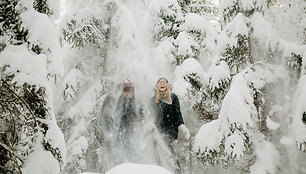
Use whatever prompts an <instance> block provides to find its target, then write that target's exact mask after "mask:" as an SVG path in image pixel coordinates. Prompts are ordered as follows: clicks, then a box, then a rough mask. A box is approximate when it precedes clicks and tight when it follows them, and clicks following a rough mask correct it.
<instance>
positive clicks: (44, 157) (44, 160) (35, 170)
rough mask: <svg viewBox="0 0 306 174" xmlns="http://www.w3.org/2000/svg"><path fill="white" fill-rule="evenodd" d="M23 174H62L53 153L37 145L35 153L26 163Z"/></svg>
mask: <svg viewBox="0 0 306 174" xmlns="http://www.w3.org/2000/svg"><path fill="white" fill-rule="evenodd" d="M22 173H24V174H42V173H44V174H58V173H60V166H59V164H58V161H57V160H56V159H55V158H54V157H53V155H52V154H51V152H49V151H46V150H44V149H43V147H42V145H37V146H36V148H35V149H34V152H32V153H31V154H30V156H29V157H28V158H27V160H26V161H25V164H24V167H23V168H22Z"/></svg>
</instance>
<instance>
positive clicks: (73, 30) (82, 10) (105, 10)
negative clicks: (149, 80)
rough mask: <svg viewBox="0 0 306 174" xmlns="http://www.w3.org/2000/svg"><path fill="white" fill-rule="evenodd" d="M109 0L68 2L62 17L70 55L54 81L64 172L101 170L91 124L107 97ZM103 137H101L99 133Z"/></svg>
mask: <svg viewBox="0 0 306 174" xmlns="http://www.w3.org/2000/svg"><path fill="white" fill-rule="evenodd" d="M113 5H114V4H112V2H111V1H109V3H108V4H105V2H103V1H91V2H87V1H66V2H65V4H64V6H65V7H69V8H67V9H66V10H65V11H64V12H63V14H64V15H63V16H62V18H61V21H60V24H61V29H62V33H61V41H62V42H61V43H62V46H63V47H64V49H65V50H69V53H68V51H67V53H68V54H66V55H65V56H64V58H65V60H66V61H67V62H69V64H67V66H66V67H65V72H66V73H65V74H64V76H63V78H61V79H60V80H59V82H58V85H57V88H59V92H58V95H57V101H58V104H57V107H56V109H57V113H58V120H59V125H60V127H61V128H62V129H63V132H64V133H65V139H66V142H67V152H68V156H67V165H66V167H65V169H64V173H80V172H83V171H85V170H86V171H102V169H103V167H104V166H103V162H102V161H101V156H102V154H101V153H100V151H99V149H100V148H101V142H102V141H103V137H98V136H97V135H99V133H96V132H95V131H96V130H97V127H96V124H95V121H96V116H97V115H98V114H99V109H100V108H99V107H100V106H101V103H100V102H101V101H100V98H101V96H102V94H105V93H106V92H107V91H106V88H105V87H106V85H105V82H106V81H105V78H106V74H105V72H106V67H105V64H106V55H107V49H108V40H109V37H110V27H111V17H112V14H113V13H114V12H113V11H114V10H115V9H114V8H116V7H115V6H113ZM100 135H101V134H100Z"/></svg>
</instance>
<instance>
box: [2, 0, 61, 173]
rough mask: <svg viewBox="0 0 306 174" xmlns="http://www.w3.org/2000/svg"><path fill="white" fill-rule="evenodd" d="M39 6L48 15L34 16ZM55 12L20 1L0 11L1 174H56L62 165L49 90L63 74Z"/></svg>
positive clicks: (59, 133) (59, 135) (7, 4)
mask: <svg viewBox="0 0 306 174" xmlns="http://www.w3.org/2000/svg"><path fill="white" fill-rule="evenodd" d="M42 6H44V7H43V8H48V9H49V12H48V15H46V14H42V13H38V11H37V10H38V9H39V8H42ZM54 7H55V6H51V7H49V6H47V5H46V4H36V5H35V7H34V1H22V0H19V1H17V0H16V1H3V2H1V5H0V11H1V15H0V21H1V23H2V25H1V27H0V31H1V32H0V34H1V36H0V37H1V50H0V57H1V63H0V66H1V74H0V76H1V85H0V86H1V87H0V88H1V107H0V108H1V118H0V120H1V121H0V122H1V156H2V155H3V157H4V158H2V160H1V169H0V170H1V173H21V172H22V173H41V172H44V170H48V172H51V173H59V172H60V170H61V169H62V168H63V166H64V165H65V157H66V151H65V150H66V149H65V142H64V136H63V134H62V132H61V130H60V129H59V128H58V126H57V123H56V119H55V115H54V111H53V100H52V95H53V91H52V89H51V86H52V85H53V84H54V81H53V80H52V79H51V77H56V76H60V75H61V73H62V69H61V68H62V64H61V58H60V57H59V56H58V51H59V50H58V49H57V48H59V42H57V40H56V35H55V28H54V26H53V23H52V22H53V20H52V17H51V16H52V14H54V11H56V10H55V9H56V8H54ZM33 18H35V19H36V20H35V21H33ZM42 26H43V27H42ZM38 28H39V30H38ZM47 35H48V36H50V37H47ZM41 155H43V156H45V158H44V159H42V158H39V156H41ZM44 163H48V164H49V163H50V164H51V163H52V165H53V166H49V167H47V165H48V164H44ZM34 166H35V168H33V167H34ZM51 167H52V168H51Z"/></svg>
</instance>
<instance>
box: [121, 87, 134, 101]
mask: <svg viewBox="0 0 306 174" xmlns="http://www.w3.org/2000/svg"><path fill="white" fill-rule="evenodd" d="M133 94H134V87H133V86H131V85H126V86H125V87H124V88H123V90H122V95H123V96H124V97H125V98H126V99H128V98H131V97H132V96H133Z"/></svg>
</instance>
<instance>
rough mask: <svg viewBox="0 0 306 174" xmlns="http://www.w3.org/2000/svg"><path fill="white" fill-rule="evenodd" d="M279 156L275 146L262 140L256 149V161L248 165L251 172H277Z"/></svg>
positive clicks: (271, 173)
mask: <svg viewBox="0 0 306 174" xmlns="http://www.w3.org/2000/svg"><path fill="white" fill-rule="evenodd" d="M280 160H281V156H280V154H279V151H278V150H277V149H276V148H275V146H274V145H273V144H272V143H270V142H268V141H263V142H261V143H260V144H259V145H258V149H256V162H255V164H254V165H253V166H251V167H250V171H251V172H250V173H251V174H263V173H270V174H275V173H278V170H277V167H278V166H279V165H280Z"/></svg>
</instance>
